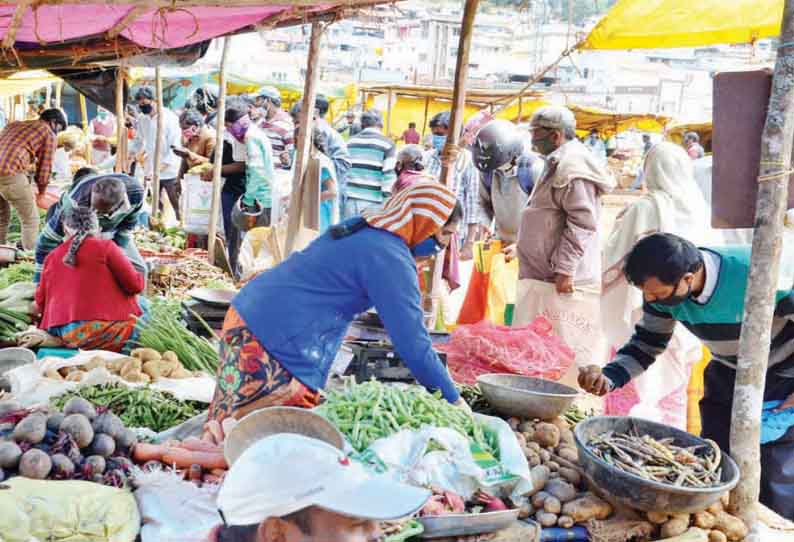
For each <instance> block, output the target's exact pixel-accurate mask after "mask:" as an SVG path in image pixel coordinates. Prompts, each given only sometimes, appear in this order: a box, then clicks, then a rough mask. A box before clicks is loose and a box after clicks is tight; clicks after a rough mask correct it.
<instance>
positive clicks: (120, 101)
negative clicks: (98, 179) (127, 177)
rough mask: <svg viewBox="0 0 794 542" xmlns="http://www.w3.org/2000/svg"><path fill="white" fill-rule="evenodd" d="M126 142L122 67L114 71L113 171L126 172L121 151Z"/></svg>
mask: <svg viewBox="0 0 794 542" xmlns="http://www.w3.org/2000/svg"><path fill="white" fill-rule="evenodd" d="M126 143H127V129H126V126H125V125H124V68H123V67H122V66H119V67H118V70H117V71H116V166H115V167H114V168H113V171H115V172H116V173H126V165H127V160H126V153H125V152H124V151H123V148H124V146H125V144H126Z"/></svg>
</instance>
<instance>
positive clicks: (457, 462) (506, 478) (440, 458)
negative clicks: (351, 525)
mask: <svg viewBox="0 0 794 542" xmlns="http://www.w3.org/2000/svg"><path fill="white" fill-rule="evenodd" d="M474 416H475V419H476V420H477V421H478V422H479V423H481V424H484V425H485V426H486V428H487V429H488V430H490V431H493V432H495V433H496V436H497V440H498V442H499V455H500V458H499V461H498V463H496V462H492V461H491V462H485V463H483V461H482V458H481V457H475V456H474V454H473V453H472V451H471V449H470V443H469V439H468V438H466V437H465V436H464V435H461V434H460V433H459V432H457V431H455V430H454V429H449V428H444V427H431V426H423V427H422V428H421V429H419V430H409V429H404V430H402V431H400V432H398V433H395V434H394V435H391V436H390V437H386V438H382V439H378V440H376V441H375V442H373V443H372V444H371V445H370V447H369V448H367V449H366V450H365V451H364V452H363V453H361V454H359V456H358V457H359V458H361V459H363V460H364V461H366V462H367V463H368V464H370V465H371V466H373V467H374V469H375V470H376V471H378V472H382V473H383V474H384V475H386V476H388V477H390V478H392V479H394V480H396V481H399V482H404V483H408V484H411V485H418V486H425V487H427V486H432V487H437V488H440V489H443V490H446V491H453V492H455V493H457V494H458V495H461V496H462V497H464V498H466V499H469V498H471V496H472V495H473V494H474V492H475V491H477V489H485V490H487V491H489V492H491V493H496V494H500V495H502V496H514V497H519V496H521V495H524V494H526V493H527V492H529V491H530V490H531V489H532V481H531V478H530V476H529V465H528V464H527V459H526V457H525V456H524V454H523V452H522V451H521V449H520V448H519V446H518V441H517V440H516V437H515V435H514V433H513V431H512V430H511V429H510V426H509V425H507V422H505V421H504V420H502V419H500V418H495V417H492V416H484V415H482V414H475V415H474ZM431 441H432V442H433V443H434V444H435V445H439V446H440V447H441V448H443V450H434V451H431V452H428V451H427V450H428V447H429V446H430V444H431ZM436 447H437V446H434V448H436ZM478 455H479V454H478Z"/></svg>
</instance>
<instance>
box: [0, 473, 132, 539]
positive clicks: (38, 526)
mask: <svg viewBox="0 0 794 542" xmlns="http://www.w3.org/2000/svg"><path fill="white" fill-rule="evenodd" d="M3 484H4V488H3V489H4V491H0V540H3V541H4V542H38V541H41V542H45V541H50V540H69V541H73V542H105V541H106V542H132V541H133V540H135V538H136V537H137V536H138V528H139V526H140V523H141V518H140V515H139V513H138V506H137V505H136V503H135V499H134V498H133V496H132V494H131V493H130V492H129V491H127V490H123V489H117V488H113V487H108V486H103V485H101V484H95V483H93V482H82V481H51V480H29V479H27V478H22V477H21V476H19V477H15V478H12V479H10V480H7V481H6V482H4V483H3Z"/></svg>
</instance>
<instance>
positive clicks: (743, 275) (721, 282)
mask: <svg viewBox="0 0 794 542" xmlns="http://www.w3.org/2000/svg"><path fill="white" fill-rule="evenodd" d="M701 254H702V256H703V263H704V268H705V272H706V285H705V287H704V289H703V293H702V294H701V295H700V296H699V297H697V298H690V299H688V300H686V301H684V302H683V303H682V304H680V305H677V306H675V307H666V306H662V305H658V304H654V305H651V304H648V303H645V305H644V306H643V314H642V318H641V319H640V322H639V323H638V324H637V327H636V328H635V331H634V334H633V335H632V337H631V340H629V342H628V343H627V344H626V345H625V346H624V347H623V348H621V349H620V350H619V351H618V353H617V355H616V356H615V358H614V360H613V361H612V362H611V363H609V364H608V365H607V366H606V367H604V370H603V372H604V376H606V377H607V378H608V379H609V380H610V381H611V382H612V384H613V386H614V387H622V386H623V385H625V384H627V383H628V382H629V381H630V380H631V379H632V378H635V377H637V376H639V375H641V374H642V373H643V372H645V371H646V370H647V369H648V367H650V366H651V364H653V363H654V362H655V361H656V357H657V356H658V355H660V354H661V353H662V352H664V351H665V349H666V348H667V345H668V344H669V342H670V339H671V338H672V336H673V331H674V330H675V325H676V323H677V322H680V323H681V324H682V325H683V326H684V327H686V328H687V329H688V330H689V331H691V332H692V333H693V334H694V335H695V336H696V337H698V338H699V339H700V340H701V341H703V344H704V345H705V346H706V347H707V348H708V349H709V350H710V351H711V354H712V358H713V360H714V361H716V362H718V363H722V364H724V365H727V366H728V367H730V368H732V369H735V368H736V363H737V359H738V354H739V334H740V333H741V329H742V318H743V316H744V296H745V292H746V289H747V276H748V273H749V269H750V263H749V262H750V247H749V246H731V247H720V248H718V249H701ZM709 275H711V277H709ZM709 294H710V295H709ZM776 302H777V303H776V307H775V315H774V318H773V320H772V334H771V335H772V341H771V348H770V353H769V367H778V368H782V369H783V371H784V372H785V373H779V374H785V376H794V374H789V373H790V371H791V369H790V368H791V367H792V366H794V291H791V290H784V291H778V292H777V295H776Z"/></svg>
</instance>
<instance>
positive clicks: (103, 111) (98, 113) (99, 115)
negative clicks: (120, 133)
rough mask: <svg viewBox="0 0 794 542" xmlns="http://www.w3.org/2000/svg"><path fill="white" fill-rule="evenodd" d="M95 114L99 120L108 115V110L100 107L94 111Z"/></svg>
mask: <svg viewBox="0 0 794 542" xmlns="http://www.w3.org/2000/svg"><path fill="white" fill-rule="evenodd" d="M96 116H97V117H99V118H100V120H105V119H106V118H107V116H108V112H107V111H105V110H104V109H100V110H98V111H97V112H96Z"/></svg>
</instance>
